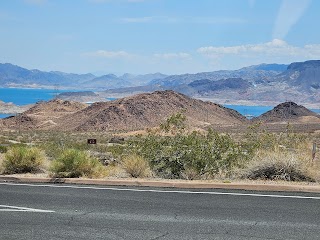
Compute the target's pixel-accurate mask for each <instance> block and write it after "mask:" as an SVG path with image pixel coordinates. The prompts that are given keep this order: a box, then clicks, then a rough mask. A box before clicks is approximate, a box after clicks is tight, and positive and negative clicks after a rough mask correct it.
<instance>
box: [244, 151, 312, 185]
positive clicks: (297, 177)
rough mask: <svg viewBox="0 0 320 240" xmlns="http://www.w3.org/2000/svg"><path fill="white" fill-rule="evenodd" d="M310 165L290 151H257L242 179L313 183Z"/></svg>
mask: <svg viewBox="0 0 320 240" xmlns="http://www.w3.org/2000/svg"><path fill="white" fill-rule="evenodd" d="M312 168H314V166H311V163H310V162H309V161H308V159H306V156H305V155H303V154H299V153H296V152H290V151H284V150H282V151H258V152H257V154H256V156H255V157H254V159H253V161H252V162H250V164H249V165H248V166H247V168H245V169H244V172H243V173H242V177H244V178H248V179H254V180H255V179H263V180H284V181H315V175H314V171H313V169H312Z"/></svg>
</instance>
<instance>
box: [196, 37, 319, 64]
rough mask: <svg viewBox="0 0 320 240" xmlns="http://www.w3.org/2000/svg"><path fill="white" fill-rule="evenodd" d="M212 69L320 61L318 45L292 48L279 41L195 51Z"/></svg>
mask: <svg viewBox="0 0 320 240" xmlns="http://www.w3.org/2000/svg"><path fill="white" fill-rule="evenodd" d="M197 52H198V53H199V54H200V55H202V56H205V57H207V58H208V62H209V63H210V64H211V63H213V64H212V66H213V67H216V66H218V65H219V66H220V69H221V68H224V69H238V68H240V67H244V66H249V65H253V64H260V63H275V62H276V63H291V62H296V61H306V60H310V59H320V44H309V45H304V46H294V45H290V44H288V43H287V42H285V41H283V40H279V39H274V40H272V41H270V42H265V43H258V44H246V45H236V46H227V47H226V46H208V47H201V48H199V49H197Z"/></svg>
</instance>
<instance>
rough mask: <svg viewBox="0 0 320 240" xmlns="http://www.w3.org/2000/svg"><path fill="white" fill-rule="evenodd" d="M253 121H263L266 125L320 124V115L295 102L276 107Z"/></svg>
mask: <svg viewBox="0 0 320 240" xmlns="http://www.w3.org/2000/svg"><path fill="white" fill-rule="evenodd" d="M252 120H253V121H262V122H265V123H275V122H294V123H297V122H301V121H302V122H303V121H304V122H319V123H320V118H319V115H318V114H316V113H315V112H312V111H310V110H309V109H307V108H305V107H304V106H301V105H298V104H296V103H294V102H284V103H281V104H279V105H277V106H275V107H274V108H273V109H272V110H270V111H268V112H266V113H264V114H262V115H260V116H259V117H256V118H253V119H252Z"/></svg>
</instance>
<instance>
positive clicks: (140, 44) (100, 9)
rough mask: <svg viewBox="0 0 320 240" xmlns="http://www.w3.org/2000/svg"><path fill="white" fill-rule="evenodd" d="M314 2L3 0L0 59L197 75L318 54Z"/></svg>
mask: <svg viewBox="0 0 320 240" xmlns="http://www.w3.org/2000/svg"><path fill="white" fill-rule="evenodd" d="M319 12H320V1H317V0H313V1H312V0H7V1H5V0H4V1H1V2H0V42H1V44H0V53H1V54H0V62H2V63H4V62H10V63H13V64H16V65H19V66H23V67H26V68H29V69H40V70H46V71H51V70H58V71H64V72H75V73H86V72H92V73H101V74H102V73H116V74H122V73H125V72H129V73H134V74H138V73H151V72H162V73H167V74H179V73H195V72H202V71H214V70H220V69H239V68H241V67H244V66H248V65H253V64H260V63H291V62H295V61H305V60H309V59H320V31H318V30H317V29H318V26H317V25H318V24H319V22H320V14H319Z"/></svg>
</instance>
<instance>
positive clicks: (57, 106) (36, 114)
mask: <svg viewBox="0 0 320 240" xmlns="http://www.w3.org/2000/svg"><path fill="white" fill-rule="evenodd" d="M86 107H87V105H86V104H82V103H78V102H71V101H63V100H60V99H54V100H51V101H49V102H38V103H37V104H35V105H34V106H33V107H32V108H30V109H29V110H27V111H25V112H23V113H20V114H18V115H16V116H14V117H9V118H5V119H0V122H1V124H0V126H1V125H2V126H3V128H9V129H15V130H17V129H20V130H33V129H51V128H54V127H56V126H58V122H59V119H60V118H63V117H66V116H67V115H69V114H72V113H74V112H77V111H80V110H81V109H84V108H86Z"/></svg>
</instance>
